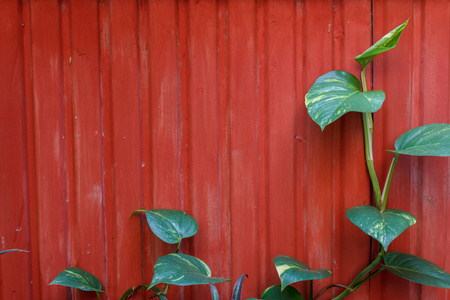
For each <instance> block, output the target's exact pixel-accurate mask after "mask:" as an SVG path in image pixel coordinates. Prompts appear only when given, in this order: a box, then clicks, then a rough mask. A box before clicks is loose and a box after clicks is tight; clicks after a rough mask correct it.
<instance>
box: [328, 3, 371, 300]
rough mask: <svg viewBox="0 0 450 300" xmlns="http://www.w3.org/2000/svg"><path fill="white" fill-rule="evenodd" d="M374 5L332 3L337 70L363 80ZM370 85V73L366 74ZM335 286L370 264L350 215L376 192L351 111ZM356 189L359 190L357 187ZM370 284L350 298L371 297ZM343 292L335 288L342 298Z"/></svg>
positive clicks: (337, 142)
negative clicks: (361, 58)
mask: <svg viewBox="0 0 450 300" xmlns="http://www.w3.org/2000/svg"><path fill="white" fill-rule="evenodd" d="M371 13H372V12H371V2H370V1H335V2H334V5H333V24H332V36H333V52H334V53H333V55H334V57H333V58H334V61H333V69H335V70H345V71H347V72H350V73H352V74H354V75H355V76H356V77H358V78H360V72H361V67H360V66H359V64H358V63H357V62H355V61H354V59H353V58H354V57H355V56H356V55H359V54H360V53H362V52H363V51H364V50H365V49H367V48H368V47H369V46H370V44H371V37H372V34H371V31H372V28H371ZM367 74H368V75H369V78H368V81H369V82H370V70H368V71H367ZM330 126H332V128H330V129H332V130H333V145H334V147H333V215H334V216H333V218H334V220H333V241H332V247H333V265H332V272H333V277H332V278H333V282H335V283H341V284H344V285H348V284H350V283H351V282H352V281H353V279H354V278H355V276H356V275H357V274H358V273H359V272H361V271H362V270H363V269H364V268H365V267H366V266H368V265H369V263H370V259H371V257H370V255H369V253H370V250H371V247H370V238H369V237H368V236H367V235H366V234H364V233H363V232H362V231H361V230H360V229H358V228H357V227H356V226H355V225H353V224H352V223H351V222H349V220H348V219H347V218H346V216H345V211H346V210H347V209H349V208H350V207H354V206H358V205H370V204H371V197H372V192H371V188H370V179H369V177H368V176H367V174H368V173H367V171H366V164H365V156H364V135H363V130H362V128H363V124H362V117H361V114H360V113H348V114H346V115H344V116H343V117H342V118H341V119H339V120H338V121H337V122H335V123H333V125H330ZM355 187H357V188H355ZM368 291H369V285H368V284H366V285H364V286H362V287H361V288H360V289H358V291H357V292H355V293H354V294H352V295H350V296H348V297H347V298H348V299H369V293H368ZM341 292H342V289H333V292H332V293H331V294H332V295H334V296H337V295H338V294H340V293H341Z"/></svg>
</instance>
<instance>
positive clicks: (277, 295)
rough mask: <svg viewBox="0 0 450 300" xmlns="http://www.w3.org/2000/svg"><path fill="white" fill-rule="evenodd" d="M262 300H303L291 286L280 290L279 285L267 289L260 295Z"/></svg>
mask: <svg viewBox="0 0 450 300" xmlns="http://www.w3.org/2000/svg"><path fill="white" fill-rule="evenodd" d="M262 299H263V300H304V298H303V296H302V294H300V292H299V291H297V290H296V289H295V288H293V287H292V286H288V287H286V288H285V289H283V290H281V285H273V286H271V287H268V288H267V289H266V290H265V291H264V293H263V294H262Z"/></svg>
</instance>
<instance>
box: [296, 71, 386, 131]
mask: <svg viewBox="0 0 450 300" xmlns="http://www.w3.org/2000/svg"><path fill="white" fill-rule="evenodd" d="M384 98H385V94H384V92H383V91H370V92H361V83H360V81H359V80H358V78H356V77H355V76H354V75H352V74H350V73H348V72H345V71H332V72H328V73H326V74H325V75H322V76H320V77H319V78H318V79H317V80H316V82H315V83H314V84H313V86H312V87H311V89H310V90H309V91H308V93H307V94H306V96H305V104H306V108H307V109H308V114H309V115H310V117H311V118H312V119H313V120H314V122H316V123H317V124H318V125H319V126H320V128H322V130H323V129H324V128H325V126H327V125H328V124H330V123H332V122H334V121H335V120H337V119H338V118H340V117H341V116H342V115H343V114H345V113H347V112H350V111H356V112H363V113H372V112H376V111H377V110H379V109H380V108H381V106H382V105H383V101H384Z"/></svg>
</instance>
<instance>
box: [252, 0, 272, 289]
mask: <svg viewBox="0 0 450 300" xmlns="http://www.w3.org/2000/svg"><path fill="white" fill-rule="evenodd" d="M255 18H256V25H255V27H256V34H255V39H256V96H257V101H258V106H257V109H258V115H257V125H256V126H257V130H258V131H257V137H258V139H257V140H258V148H257V151H258V153H257V155H258V165H257V176H258V179H257V180H258V184H257V188H258V190H257V195H258V206H257V211H256V214H257V218H258V224H257V231H258V232H259V236H258V241H259V243H260V245H267V243H268V231H267V230H265V227H266V225H267V220H268V217H267V214H268V212H267V209H268V206H267V188H268V184H267V158H266V153H267V135H266V133H267V119H266V112H267V92H266V80H267V79H266V78H267V61H266V58H265V57H266V53H267V47H266V45H267V39H266V31H267V25H266V24H267V1H258V2H257V5H256V16H255ZM258 254H259V256H258V259H259V261H260V266H259V270H258V271H259V273H258V275H259V276H258V278H257V280H258V282H259V283H257V287H258V292H259V294H258V295H260V294H262V292H263V291H264V289H265V287H266V286H267V284H268V272H269V270H271V266H272V259H271V258H270V257H269V249H268V247H259V251H258Z"/></svg>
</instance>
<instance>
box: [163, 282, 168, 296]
mask: <svg viewBox="0 0 450 300" xmlns="http://www.w3.org/2000/svg"><path fill="white" fill-rule="evenodd" d="M168 290H169V284H168V283H166V286H165V287H164V290H163V291H162V292H161V294H162V295H165V294H167V291H168Z"/></svg>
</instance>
